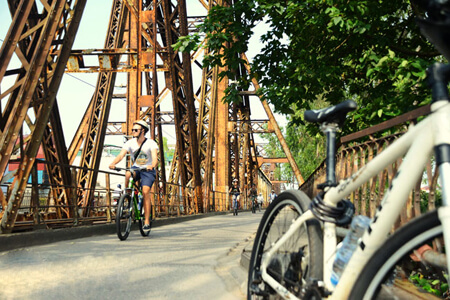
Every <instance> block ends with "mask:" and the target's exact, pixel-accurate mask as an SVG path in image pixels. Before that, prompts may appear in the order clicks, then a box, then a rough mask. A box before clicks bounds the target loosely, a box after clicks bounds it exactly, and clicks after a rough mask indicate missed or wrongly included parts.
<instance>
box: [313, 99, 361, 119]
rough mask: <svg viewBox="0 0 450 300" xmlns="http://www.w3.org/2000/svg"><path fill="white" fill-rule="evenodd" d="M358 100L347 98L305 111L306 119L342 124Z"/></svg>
mask: <svg viewBox="0 0 450 300" xmlns="http://www.w3.org/2000/svg"><path fill="white" fill-rule="evenodd" d="M356 107H357V105H356V102H355V101H353V100H346V101H344V102H342V103H339V104H337V105H334V106H330V107H326V108H322V109H318V110H307V111H305V115H304V116H305V120H306V121H308V122H311V123H337V124H342V123H343V122H344V121H345V117H346V116H347V113H349V112H351V111H353V110H355V109H356Z"/></svg>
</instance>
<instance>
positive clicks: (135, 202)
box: [128, 176, 142, 220]
mask: <svg viewBox="0 0 450 300" xmlns="http://www.w3.org/2000/svg"><path fill="white" fill-rule="evenodd" d="M128 188H129V189H131V192H132V194H131V198H132V199H133V209H134V212H135V213H134V220H140V219H141V210H140V209H138V194H139V193H141V194H142V191H141V190H140V188H139V187H138V186H137V185H135V184H134V178H133V176H130V181H129V183H128Z"/></svg>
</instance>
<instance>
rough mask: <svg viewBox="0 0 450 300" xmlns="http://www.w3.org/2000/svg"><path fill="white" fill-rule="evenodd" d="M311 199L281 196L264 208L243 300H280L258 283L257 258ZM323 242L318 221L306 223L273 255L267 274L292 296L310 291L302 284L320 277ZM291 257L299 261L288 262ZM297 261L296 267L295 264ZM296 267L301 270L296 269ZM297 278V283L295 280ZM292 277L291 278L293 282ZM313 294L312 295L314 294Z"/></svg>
mask: <svg viewBox="0 0 450 300" xmlns="http://www.w3.org/2000/svg"><path fill="white" fill-rule="evenodd" d="M310 202H311V200H310V199H309V198H308V196H306V195H305V194H304V193H303V192H302V191H299V190H289V191H285V192H283V193H281V194H280V195H279V196H278V197H277V198H276V200H274V201H273V202H272V203H271V204H270V205H269V207H268V208H267V209H266V211H265V213H264V215H263V217H262V220H261V222H260V224H259V227H258V231H257V233H256V237H255V240H254V244H253V250H252V255H251V258H250V264H249V273H248V284H247V298H248V299H282V297H281V296H280V295H278V294H277V293H276V292H275V291H274V290H273V289H272V288H271V287H270V286H269V285H267V284H265V283H264V282H263V281H262V280H261V272H260V266H261V258H262V256H263V254H264V252H266V251H268V250H269V249H270V247H271V244H272V243H273V242H275V241H276V240H278V239H279V238H280V237H281V236H282V235H283V233H284V232H286V231H287V229H288V228H289V226H290V225H291V224H292V221H293V220H294V219H296V218H297V217H298V216H300V215H301V214H303V213H304V212H305V211H307V210H308V209H309V204H310ZM322 257H323V240H322V229H321V224H320V222H319V221H318V220H316V219H312V220H309V221H307V222H306V223H305V224H304V225H302V227H300V228H299V230H298V232H297V234H294V236H292V237H291V238H290V239H289V240H288V241H287V242H286V243H285V244H284V245H283V246H282V247H281V248H280V249H279V251H278V252H277V254H276V255H275V256H274V258H273V260H272V261H271V262H270V263H269V266H268V273H270V274H271V275H272V277H274V278H275V279H276V280H278V281H279V282H281V284H282V285H283V286H284V287H286V288H287V289H288V290H290V291H291V292H292V293H293V294H296V295H299V293H300V292H301V290H302V292H305V291H306V292H310V290H309V289H308V288H307V286H306V283H307V282H310V281H311V279H314V280H322V278H323V258H322ZM292 258H299V259H298V260H297V259H295V260H294V259H292ZM299 261H301V263H300V264H299V263H298V262H299ZM299 267H300V269H301V270H297V269H298V268H299ZM300 277H301V280H298V279H299V278H300ZM294 278H295V279H294ZM314 295H316V294H314Z"/></svg>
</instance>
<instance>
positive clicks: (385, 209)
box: [261, 101, 450, 299]
mask: <svg viewBox="0 0 450 300" xmlns="http://www.w3.org/2000/svg"><path fill="white" fill-rule="evenodd" d="M431 111H432V114H431V115H429V116H428V117H427V118H425V119H424V120H423V121H421V122H420V123H419V124H417V125H416V126H412V127H411V128H410V129H409V130H408V132H406V133H405V134H404V135H403V136H402V137H400V138H399V139H398V140H396V141H395V142H394V143H392V144H391V145H390V146H389V147H388V148H386V149H385V150H384V151H383V152H381V153H380V154H379V155H377V156H376V157H375V158H374V159H373V160H371V161H370V162H369V163H367V164H366V165H365V166H363V167H362V168H361V169H359V170H358V171H357V172H356V173H355V174H353V175H352V176H350V177H349V178H347V179H345V180H342V181H341V182H340V183H339V185H338V186H336V187H331V188H329V189H328V190H327V191H326V193H325V196H324V202H325V203H326V204H328V205H332V206H336V205H337V203H338V202H339V201H340V200H342V199H345V198H346V197H348V196H349V195H350V194H351V193H352V192H353V191H355V190H357V189H358V188H359V187H360V186H361V185H363V184H364V183H366V182H367V181H369V180H370V179H371V178H373V177H374V176H376V175H377V174H378V173H380V172H381V171H382V170H383V169H384V168H385V167H386V166H388V165H389V164H392V163H393V162H395V161H396V160H397V159H398V158H399V157H402V156H403V155H405V154H406V155H405V156H404V159H403V162H402V164H401V166H400V168H399V170H398V172H397V175H396V177H395V178H394V180H393V181H392V184H391V186H390V188H389V190H388V192H387V193H386V194H385V196H384V198H383V200H382V202H381V205H380V206H379V208H378V209H377V212H376V214H375V217H374V219H373V220H372V223H371V224H370V227H369V230H366V232H365V233H364V235H363V237H362V240H361V243H360V245H359V247H358V248H357V250H356V251H355V253H354V254H353V256H352V258H351V259H350V261H349V263H348V265H347V267H346V268H345V270H344V273H343V274H342V276H341V278H340V280H339V283H338V285H337V286H336V288H335V289H334V287H333V285H332V284H331V282H330V277H331V269H332V264H333V261H334V257H335V253H336V245H337V238H336V225H335V224H333V223H328V222H326V223H324V232H323V237H324V238H323V239H324V245H323V248H324V249H323V250H324V255H323V259H324V272H323V274H324V284H325V287H326V288H327V289H328V290H329V291H333V290H334V291H333V293H332V295H331V296H330V299H347V298H348V296H349V293H350V291H351V288H352V286H353V283H354V282H355V281H356V280H357V278H358V275H359V274H360V272H361V271H362V269H363V268H364V266H365V265H366V264H367V262H368V260H369V259H370V257H371V256H372V255H373V254H374V253H375V251H376V250H378V249H379V248H380V247H381V245H383V243H384V242H385V241H386V239H387V237H388V236H389V234H390V231H391V229H392V227H393V225H394V223H395V221H396V220H397V218H398V216H399V214H400V212H401V209H402V208H403V207H404V205H405V203H406V201H407V199H408V194H409V193H410V191H411V190H412V189H413V188H414V186H415V184H416V183H417V180H419V178H420V176H421V174H422V173H423V170H424V166H425V163H426V161H427V160H428V159H429V157H430V155H431V153H432V150H433V148H434V146H438V145H450V104H449V103H448V102H446V101H445V102H444V101H439V102H436V103H434V104H433V105H432V107H431ZM439 172H440V176H441V184H442V194H443V206H442V207H440V208H439V209H438V213H439V219H440V221H441V223H442V225H443V232H444V239H445V246H446V249H450V232H449V230H448V229H449V228H450V207H449V206H448V198H447V195H448V193H449V192H450V189H449V188H450V163H448V162H446V163H443V164H441V165H440V166H439ZM312 218H314V215H313V213H312V212H311V211H310V210H308V211H306V212H305V213H304V214H302V215H301V216H300V217H299V218H298V219H297V220H295V222H293V223H292V225H291V226H290V228H289V230H288V231H287V232H286V233H285V234H284V235H283V236H282V237H281V238H280V239H279V240H278V241H277V242H276V243H275V244H274V245H273V246H272V248H271V249H270V250H269V251H268V252H267V253H265V254H264V256H263V258H262V262H261V271H262V278H263V280H264V281H265V282H266V283H267V284H269V285H270V286H271V287H272V288H273V289H274V290H276V291H277V292H278V293H279V294H280V295H281V296H283V297H284V298H285V299H287V298H289V299H298V298H297V297H296V296H295V295H293V294H292V293H290V292H289V291H288V290H287V289H286V288H284V287H283V286H282V285H281V284H279V283H278V282H277V281H276V280H275V279H274V278H272V277H271V276H270V275H269V274H268V273H267V266H268V264H269V262H270V260H271V257H272V256H273V254H274V253H275V252H276V251H277V250H278V249H279V248H280V247H281V245H282V244H283V243H284V242H286V240H287V239H288V238H289V237H291V236H292V235H293V234H294V233H295V232H296V231H297V230H298V229H299V228H300V226H302V224H304V222H306V221H307V220H309V219H312ZM446 228H447V230H445V229H446ZM447 266H450V257H449V256H448V255H447Z"/></svg>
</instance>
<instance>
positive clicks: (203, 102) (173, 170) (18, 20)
mask: <svg viewBox="0 0 450 300" xmlns="http://www.w3.org/2000/svg"><path fill="white" fill-rule="evenodd" d="M193 1H194V0H192V1H186V0H178V1H175V0H141V1H138V0H111V1H110V3H109V5H110V6H109V7H111V13H110V17H109V25H108V27H107V30H106V32H105V42H104V46H103V48H101V49H74V48H73V45H74V41H75V38H76V37H77V34H79V30H78V29H79V27H80V23H81V22H82V15H83V12H84V10H85V7H86V2H87V1H86V0H47V1H45V0H41V1H31V0H22V1H20V0H7V1H6V2H7V6H8V9H9V12H10V15H11V20H12V21H11V23H10V24H9V29H8V31H7V34H6V36H5V38H4V41H3V44H2V46H1V50H0V83H1V84H2V85H1V90H0V100H1V118H0V145H1V146H0V174H3V175H2V189H1V190H0V202H1V207H2V210H1V212H0V217H1V231H2V232H3V233H10V232H12V231H14V230H19V229H20V228H30V227H33V226H34V227H36V226H46V227H51V226H73V225H77V224H86V223H89V224H91V223H95V222H104V221H108V220H109V221H110V220H111V214H112V213H114V212H113V210H111V191H110V187H109V183H110V174H109V173H108V172H102V171H100V170H99V167H100V162H101V157H102V153H103V151H104V147H105V136H107V135H123V136H128V135H130V133H131V127H132V124H133V121H135V120H137V119H145V120H146V121H147V122H148V123H149V124H151V132H150V137H151V138H152V139H154V140H155V141H156V142H157V143H158V145H159V162H160V164H159V168H158V172H157V174H158V176H157V180H156V184H155V185H154V188H153V191H152V193H153V194H154V197H155V199H156V201H157V202H156V203H157V208H158V216H179V215H181V214H196V213H204V212H209V211H217V210H225V209H227V208H228V206H227V205H228V199H227V192H228V187H229V186H230V185H231V184H230V183H231V182H232V181H233V180H238V182H239V185H240V187H241V190H246V189H247V188H248V187H249V186H250V185H251V184H257V185H258V189H264V191H265V190H268V189H270V188H271V186H272V182H271V181H270V179H271V178H268V177H267V175H266V174H264V173H263V172H262V171H261V168H260V167H261V164H262V163H264V162H266V163H267V162H268V163H270V162H272V161H274V162H288V163H290V165H291V166H292V168H293V170H294V173H295V177H296V180H297V181H298V183H302V182H303V178H302V176H301V174H300V171H299V169H298V167H297V165H296V164H295V161H294V159H293V157H292V155H291V153H290V152H289V149H288V147H287V145H286V142H285V140H284V138H283V135H282V134H281V131H280V128H279V126H278V124H277V122H276V120H275V119H274V115H273V113H272V111H271V109H270V107H269V106H268V104H267V103H266V102H265V101H264V100H263V101H261V102H262V106H263V108H264V111H265V113H266V116H267V117H266V118H265V119H263V120H256V119H252V117H251V109H250V108H251V107H250V97H255V98H256V93H255V91H256V90H257V89H258V88H259V86H258V82H257V81H253V84H252V86H251V88H250V90H248V91H247V90H240V91H239V93H240V95H241V96H242V102H241V103H239V104H227V103H224V102H222V101H221V99H222V98H223V96H224V91H225V89H226V88H227V87H228V85H229V80H228V79H227V78H224V79H222V80H220V79H219V77H218V74H219V73H220V72H222V71H223V70H224V69H223V68H226V67H223V68H219V67H215V68H211V69H209V68H204V67H203V66H202V58H203V57H204V56H205V55H207V54H208V49H204V48H200V49H199V50H198V51H196V52H193V53H179V52H177V51H176V50H174V49H173V47H171V45H173V44H174V43H175V42H176V41H177V39H178V38H179V37H180V36H185V35H188V34H189V33H190V32H192V31H194V30H196V27H195V25H196V24H198V23H200V22H202V21H203V18H204V16H206V14H207V12H208V10H209V9H211V8H212V7H213V6H215V5H232V3H231V2H230V1H225V0H218V1H206V0H198V3H197V1H196V3H197V4H200V6H201V7H202V8H203V11H204V13H203V14H202V15H203V16H188V15H187V7H186V5H187V2H190V3H192V2H193ZM2 5H4V6H6V5H5V4H2ZM2 9H5V7H2ZM3 25H7V24H3ZM241 55H242V58H243V59H244V60H245V61H247V62H248V60H247V57H246V55H245V53H242V54H241ZM239 72H240V74H237V76H242V74H244V73H245V72H249V65H248V64H244V65H242V66H241V68H240V70H239ZM65 73H96V74H98V76H97V80H96V86H95V92H94V93H93V94H92V96H91V98H90V101H89V104H88V105H87V106H86V108H85V113H84V116H83V117H82V119H81V122H80V123H79V126H78V129H77V130H76V133H75V134H74V136H73V139H72V140H71V141H66V140H65V134H64V131H63V126H64V125H65V124H64V120H63V119H62V118H61V116H60V108H59V107H61V103H63V101H64V99H57V97H56V96H57V94H58V91H59V89H60V86H61V82H62V78H63V76H67V74H66V75H64V74H65ZM118 74H126V75H125V76H126V84H125V85H124V87H126V93H122V94H118V93H117V92H116V91H115V85H116V83H117V76H119V75H118ZM196 74H201V75H200V76H201V78H200V79H199V80H194V76H196ZM115 98H122V99H125V100H126V111H124V112H123V114H122V115H123V118H124V119H123V120H122V121H120V122H112V121H110V120H109V117H110V112H111V109H112V107H113V105H112V102H113V99H115ZM165 102H169V103H170V104H171V107H172V109H171V110H170V111H164V110H163V109H162V107H164V106H163V104H164V103H165ZM166 124H172V126H174V127H175V140H176V145H175V153H174V157H173V161H172V163H171V165H170V171H167V172H166V169H165V168H164V166H165V164H166V162H165V157H164V149H163V138H164V134H163V130H162V127H163V126H164V125H166ZM263 132H271V133H274V134H276V136H277V137H278V139H279V141H280V143H281V145H282V147H283V149H284V152H285V154H286V156H285V157H283V158H270V157H263V156H262V154H261V151H260V150H259V149H258V147H257V145H256V143H255V140H254V136H253V135H254V134H255V133H263ZM66 142H67V145H68V146H66ZM40 151H41V152H42V153H43V156H42V157H41V158H37V157H38V154H39V153H40ZM80 153H81V156H80ZM219 154H220V155H219ZM77 155H78V156H79V162H78V163H77V164H75V160H76V158H77ZM13 165H14V168H11V166H13ZM40 169H45V170H46V173H47V174H48V182H47V183H46V184H43V183H41V182H40V181H39V179H38V176H37V173H38V171H39V170H40ZM99 177H102V178H103V177H104V178H105V182H106V188H104V189H99V188H98V187H97V186H96V184H97V182H98V179H99Z"/></svg>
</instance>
